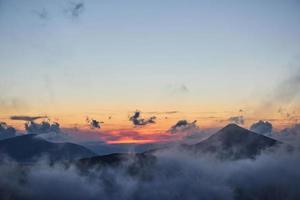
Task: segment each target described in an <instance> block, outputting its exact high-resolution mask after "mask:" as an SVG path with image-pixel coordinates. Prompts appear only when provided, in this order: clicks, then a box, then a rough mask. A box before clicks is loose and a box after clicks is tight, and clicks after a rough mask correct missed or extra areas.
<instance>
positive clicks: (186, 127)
mask: <svg viewBox="0 0 300 200" xmlns="http://www.w3.org/2000/svg"><path fill="white" fill-rule="evenodd" d="M196 123H197V121H196V120H195V121H193V122H188V121H187V120H179V121H178V122H177V123H176V124H175V125H173V126H172V127H171V128H170V129H169V130H168V132H169V133H174V134H175V133H188V132H189V133H190V132H195V131H197V130H198V129H199V127H198V126H197V125H196Z"/></svg>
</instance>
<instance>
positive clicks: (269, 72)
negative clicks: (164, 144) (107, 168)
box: [0, 0, 300, 130]
mask: <svg viewBox="0 0 300 200" xmlns="http://www.w3.org/2000/svg"><path fill="white" fill-rule="evenodd" d="M76 3H83V9H82V10H80V12H79V13H78V15H77V16H73V15H72V8H74V5H75V4H76ZM299 10H300V2H299V1H297V0H294V1H292V0H280V1H279V0H265V1H261V0H251V1H250V0H249V1H237V0H236V1H233V0H230V1H212V0H209V1H208V0H207V1H200V0H197V1H196V0H195V1H193V0H191V1H179V0H172V1H171V0H165V1H161V0H160V1H156V0H151V1H141V0H137V1H114V0H106V1H105V0H104V1H102V0H100V1H99V0H90V1H88V0H86V1H66V0H64V1H60V0H51V1H46V0H35V1H34V0H26V1H23V0H0V27H1V28H0V69H1V71H0V92H1V96H0V103H1V106H0V109H1V110H0V112H1V113H0V114H1V116H0V117H1V119H7V117H8V116H10V115H20V114H22V115H23V114H26V115H38V114H47V115H49V116H50V117H52V118H53V119H55V120H58V121H60V122H61V123H63V124H64V125H65V126H72V124H81V123H82V124H84V123H85V121H84V119H85V117H86V116H91V117H95V118H97V119H100V120H104V121H105V119H107V117H108V116H112V120H111V121H110V122H107V123H106V126H104V128H105V127H106V128H108V129H122V128H125V129H128V128H130V127H131V124H130V122H128V115H130V114H131V113H132V112H133V111H134V110H136V109H139V110H141V111H144V112H145V113H144V114H145V115H146V116H148V115H150V114H147V113H149V112H166V111H179V113H176V114H173V115H170V116H169V115H168V119H166V120H161V119H164V118H165V117H166V116H167V115H164V114H163V113H161V114H158V117H159V120H161V121H160V123H159V124H157V125H155V126H152V127H154V128H155V129H157V130H163V129H165V128H167V127H169V126H170V125H172V124H174V123H175V122H176V121H177V120H178V119H182V118H185V119H189V120H194V119H198V122H199V125H200V126H203V127H210V126H215V124H216V123H219V122H222V119H227V118H228V117H230V116H235V115H245V118H246V119H247V117H248V119H249V120H248V121H247V123H248V122H249V123H250V122H252V121H255V120H258V119H269V118H278V117H279V118H280V116H278V115H276V114H274V113H276V112H277V110H278V108H279V107H284V106H285V107H284V108H285V109H291V107H290V104H288V105H281V104H280V103H278V104H276V106H274V108H272V109H271V110H270V111H269V110H266V112H264V113H262V112H259V114H257V113H258V111H257V110H259V111H261V110H260V109H259V108H260V104H261V102H264V101H268V100H266V99H268V97H269V96H272V95H273V91H274V89H276V88H277V86H278V83H280V82H282V81H284V80H285V79H287V78H288V77H289V76H290V74H291V73H292V72H294V71H297V68H298V66H299V60H300V59H299V58H300V45H299V44H300V37H299V36H300V12H299ZM274 102H275V103H276V101H275V100H272V103H274ZM293 108H294V107H293ZM240 109H243V113H241V112H239V110H240ZM11 123H12V122H11ZM148 128H149V127H148Z"/></svg>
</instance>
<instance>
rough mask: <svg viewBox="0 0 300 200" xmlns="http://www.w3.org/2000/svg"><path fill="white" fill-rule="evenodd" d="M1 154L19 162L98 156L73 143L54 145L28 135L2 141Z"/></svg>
mask: <svg viewBox="0 0 300 200" xmlns="http://www.w3.org/2000/svg"><path fill="white" fill-rule="evenodd" d="M0 154H1V156H2V158H5V156H7V157H9V158H12V159H14V160H15V161H17V162H21V163H27V162H29V163H30V162H34V161H37V160H38V159H39V158H41V157H43V156H45V157H46V158H49V160H50V161H62V160H75V159H80V158H84V157H91V156H95V155H96V154H95V153H93V152H92V151H90V150H88V149H86V148H85V147H83V146H80V145H77V144H73V143H52V142H48V141H46V140H43V139H41V138H38V137H36V135H35V134H28V135H22V136H17V137H14V138H9V139H5V140H1V141H0Z"/></svg>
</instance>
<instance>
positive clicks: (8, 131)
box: [0, 122, 16, 139]
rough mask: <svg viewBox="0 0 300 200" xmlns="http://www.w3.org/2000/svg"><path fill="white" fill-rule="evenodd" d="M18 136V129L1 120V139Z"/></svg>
mask: <svg viewBox="0 0 300 200" xmlns="http://www.w3.org/2000/svg"><path fill="white" fill-rule="evenodd" d="M14 136H16V129H15V128H14V127H12V126H9V125H7V124H6V123H5V122H0V139H6V138H10V137H14Z"/></svg>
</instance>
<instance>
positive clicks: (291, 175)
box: [0, 149, 300, 200]
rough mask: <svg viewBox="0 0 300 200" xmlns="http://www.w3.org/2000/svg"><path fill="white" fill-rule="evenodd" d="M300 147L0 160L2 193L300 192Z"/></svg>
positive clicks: (112, 199) (289, 199) (197, 195)
mask: <svg viewBox="0 0 300 200" xmlns="http://www.w3.org/2000/svg"><path fill="white" fill-rule="evenodd" d="M299 155H300V154H299V152H298V151H297V152H292V153H288V152H286V151H280V150H278V151H276V152H274V153H266V152H264V153H263V154H261V155H260V156H258V157H257V158H256V159H253V160H248V159H243V160H237V161H220V160H216V159H215V158H214V156H213V155H210V156H204V155H203V156H199V157H195V156H193V155H190V154H188V153H186V152H182V151H178V150H176V149H172V150H168V151H164V152H157V153H156V154H155V156H156V159H155V160H153V161H152V162H147V163H144V164H143V165H138V166H137V162H136V161H137V160H138V159H137V158H136V157H135V155H134V154H133V155H132V156H131V158H130V159H129V160H127V161H124V162H123V163H121V164H120V165H119V166H115V167H113V168H109V167H106V168H97V169H95V168H91V169H87V170H86V171H85V173H82V171H80V170H79V169H78V168H77V167H76V166H75V165H69V166H65V165H62V164H55V165H49V164H48V163H47V162H45V161H40V163H38V164H37V165H32V166H30V167H26V168H24V167H20V166H18V165H17V164H16V163H14V162H12V161H10V162H9V161H7V162H6V163H1V164H0V176H1V179H0V186H1V187H0V189H1V195H2V197H10V199H45V200H47V199H90V200H94V199H95V200H96V199H99V197H101V198H102V199H107V200H116V199H124V200H130V199H139V200H150V199H157V200H162V199H167V200H168V199H191V200H194V199H205V200H213V199H223V200H235V199H272V200H279V199H285V200H296V199H298V198H299V196H300V191H299V188H298V186H299V185H300V174H299V173H298V171H299V168H300V159H299V158H300V157H299Z"/></svg>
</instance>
